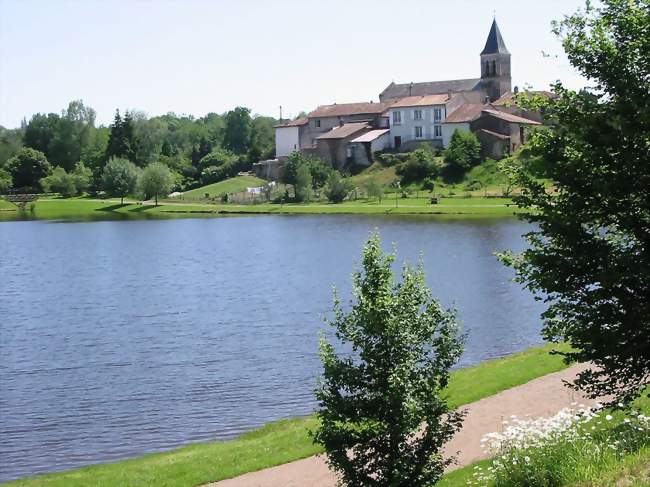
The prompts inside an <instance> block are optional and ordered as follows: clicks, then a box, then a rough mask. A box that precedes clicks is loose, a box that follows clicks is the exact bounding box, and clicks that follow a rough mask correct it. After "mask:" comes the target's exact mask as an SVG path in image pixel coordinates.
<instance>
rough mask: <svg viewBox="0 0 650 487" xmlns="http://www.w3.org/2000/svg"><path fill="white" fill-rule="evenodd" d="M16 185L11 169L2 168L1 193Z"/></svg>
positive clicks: (0, 169) (0, 176)
mask: <svg viewBox="0 0 650 487" xmlns="http://www.w3.org/2000/svg"><path fill="white" fill-rule="evenodd" d="M13 185H14V182H13V180H12V179H11V174H9V171H7V170H5V169H2V168H0V193H4V192H5V191H7V190H8V189H10V188H11V187H12V186H13Z"/></svg>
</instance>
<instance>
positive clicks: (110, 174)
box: [102, 157, 139, 205]
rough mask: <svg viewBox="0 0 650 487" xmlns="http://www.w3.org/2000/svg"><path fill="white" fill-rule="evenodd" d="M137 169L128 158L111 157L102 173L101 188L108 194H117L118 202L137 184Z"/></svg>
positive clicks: (133, 190)
mask: <svg viewBox="0 0 650 487" xmlns="http://www.w3.org/2000/svg"><path fill="white" fill-rule="evenodd" d="M138 176H139V171H138V168H137V167H136V165H135V164H133V163H132V162H131V161H129V160H128V159H124V158H120V157H113V158H111V159H110V160H109V161H108V164H106V167H105V168H104V173H103V175H102V188H103V190H104V191H106V193H107V194H108V195H110V196H119V197H120V204H122V205H123V204H124V197H125V196H127V195H129V194H133V193H135V191H136V188H137V186H138Z"/></svg>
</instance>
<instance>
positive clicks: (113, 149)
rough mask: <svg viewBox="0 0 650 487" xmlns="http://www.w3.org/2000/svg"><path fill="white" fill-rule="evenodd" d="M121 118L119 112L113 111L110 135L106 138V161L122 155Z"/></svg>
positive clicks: (122, 135)
mask: <svg viewBox="0 0 650 487" xmlns="http://www.w3.org/2000/svg"><path fill="white" fill-rule="evenodd" d="M122 125H123V122H122V116H121V115H120V110H119V109H117V110H115V117H114V118H113V123H112V124H111V126H110V130H111V132H110V135H109V136H108V145H107V146H106V159H107V160H108V159H110V158H111V157H120V156H122V155H123V154H124V134H123V130H122Z"/></svg>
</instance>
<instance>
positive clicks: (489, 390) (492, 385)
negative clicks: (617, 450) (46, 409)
mask: <svg viewBox="0 0 650 487" xmlns="http://www.w3.org/2000/svg"><path fill="white" fill-rule="evenodd" d="M558 348H559V349H565V347H564V346H562V345H560V346H558V345H552V344H551V345H546V346H543V347H535V348H531V349H528V350H525V351H523V352H518V353H514V354H511V355H507V356H505V357H502V358H497V359H491V360H486V361H483V362H481V363H479V364H477V365H473V366H470V367H466V368H463V369H458V370H456V371H454V372H452V376H451V380H450V384H449V387H448V397H449V404H450V406H451V407H453V408H457V407H460V406H464V405H467V404H470V403H474V402H476V401H479V400H481V399H484V398H487V397H490V396H493V395H495V394H498V393H500V392H502V391H505V390H508V389H512V388H513V387H517V386H520V385H522V384H525V383H527V382H530V381H531V380H534V379H537V378H539V377H542V376H545V375H548V374H551V373H555V372H559V371H561V370H564V369H566V368H568V366H567V365H566V364H564V363H563V361H562V359H561V358H560V357H559V356H557V355H551V354H550V353H549V351H550V350H552V349H558ZM314 426H315V418H314V416H313V415H309V416H306V417H300V418H292V419H284V420H280V421H275V422H272V423H268V424H266V425H265V426H262V427H261V428H258V429H255V430H252V431H250V432H248V433H245V434H243V435H241V436H239V437H237V438H235V439H232V440H226V441H212V442H207V443H194V444H188V445H185V446H181V447H178V448H175V449H172V450H168V451H163V452H158V453H148V454H144V455H141V456H137V457H134V458H130V459H125V460H120V461H117V462H110V463H98V464H93V465H88V466H85V467H81V468H77V469H73V470H67V471H61V472H52V473H46V474H41V475H38V476H34V477H27V478H21V479H16V480H10V481H6V483H2V484H1V485H3V486H6V487H19V486H20V487H40V486H44V485H47V486H48V487H59V486H60V487H63V486H65V487H68V486H70V487H74V486H85V485H90V484H92V485H97V486H106V487H113V486H115V487H117V486H120V485H128V484H132V483H133V482H134V479H137V480H138V482H137V484H138V485H151V486H154V485H155V486H169V487H190V486H195V485H202V484H209V483H213V482H217V481H220V480H225V479H230V478H234V477H237V476H240V475H243V474H246V473H249V472H255V471H259V470H263V469H265V468H269V467H273V466H277V465H282V464H286V463H290V462H292V461H296V460H299V459H302V458H307V457H312V456H314V455H316V454H318V453H321V450H320V448H319V447H317V446H315V445H314V444H313V443H312V442H311V440H310V438H309V436H308V434H307V432H308V430H310V429H312V428H313V427H314ZM91 480H92V482H91Z"/></svg>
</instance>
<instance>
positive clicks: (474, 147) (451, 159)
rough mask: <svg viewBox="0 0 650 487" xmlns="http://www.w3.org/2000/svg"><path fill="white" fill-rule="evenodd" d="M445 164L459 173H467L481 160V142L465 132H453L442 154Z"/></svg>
mask: <svg viewBox="0 0 650 487" xmlns="http://www.w3.org/2000/svg"><path fill="white" fill-rule="evenodd" d="M443 156H444V158H445V163H447V165H448V166H450V168H452V169H453V170H454V171H456V172H459V173H464V172H466V171H468V170H469V169H470V168H471V167H472V166H475V165H477V164H478V163H479V162H480V160H481V142H480V141H479V140H478V137H476V135H474V134H473V133H471V132H468V131H466V130H458V129H456V130H454V133H453V134H452V136H451V140H450V142H449V147H448V148H447V149H445V151H444V152H443Z"/></svg>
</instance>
